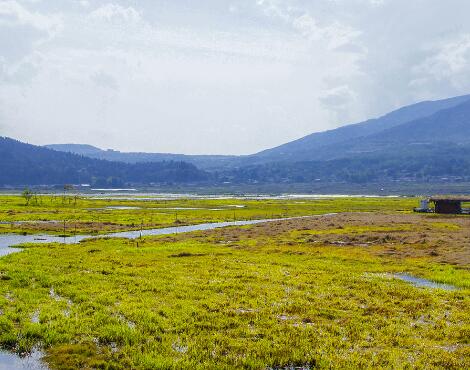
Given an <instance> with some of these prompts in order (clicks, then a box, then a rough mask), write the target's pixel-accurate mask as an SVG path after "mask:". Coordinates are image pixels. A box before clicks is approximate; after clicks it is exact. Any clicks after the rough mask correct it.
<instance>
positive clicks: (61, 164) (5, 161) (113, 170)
mask: <svg viewBox="0 0 470 370" xmlns="http://www.w3.org/2000/svg"><path fill="white" fill-rule="evenodd" d="M208 178H209V176H208V174H207V173H206V172H204V171H201V170H199V169H198V168H196V167H195V166H194V165H192V164H189V163H185V162H153V163H138V164H129V163H122V162H110V161H105V160H99V159H93V158H88V157H84V156H81V155H77V154H72V153H64V152H58V151H54V150H51V149H47V148H44V147H40V146H35V145H31V144H26V143H22V142H20V141H17V140H13V139H10V138H6V137H0V185H55V184H66V183H71V184H82V183H88V184H92V185H95V186H100V187H116V186H123V185H124V184H128V183H134V184H135V183H137V184H150V183H177V184H178V183H197V182H202V181H206V180H207V179H208Z"/></svg>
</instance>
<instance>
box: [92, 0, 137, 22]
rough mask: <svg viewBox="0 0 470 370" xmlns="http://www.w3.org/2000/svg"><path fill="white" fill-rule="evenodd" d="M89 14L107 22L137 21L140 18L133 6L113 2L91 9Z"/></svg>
mask: <svg viewBox="0 0 470 370" xmlns="http://www.w3.org/2000/svg"><path fill="white" fill-rule="evenodd" d="M90 16H91V17H92V18H95V19H99V20H105V21H108V22H139V21H140V20H141V15H140V13H139V12H138V11H137V10H135V9H134V8H133V7H131V6H129V7H124V6H121V5H119V4H113V3H108V4H106V5H103V6H101V7H99V8H97V9H95V10H93V11H92V12H91V13H90Z"/></svg>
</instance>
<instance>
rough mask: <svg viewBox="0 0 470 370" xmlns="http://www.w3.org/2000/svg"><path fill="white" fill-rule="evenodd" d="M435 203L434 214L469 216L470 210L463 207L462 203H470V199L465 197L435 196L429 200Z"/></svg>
mask: <svg viewBox="0 0 470 370" xmlns="http://www.w3.org/2000/svg"><path fill="white" fill-rule="evenodd" d="M429 201H430V202H431V203H434V212H435V213H441V214H468V213H470V210H469V209H465V208H463V207H462V203H466V202H470V197H464V196H433V197H431V198H429Z"/></svg>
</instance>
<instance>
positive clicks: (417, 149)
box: [0, 95, 470, 185]
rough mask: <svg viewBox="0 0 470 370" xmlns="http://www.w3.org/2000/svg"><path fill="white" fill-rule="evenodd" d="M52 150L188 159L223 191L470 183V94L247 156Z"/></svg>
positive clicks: (131, 158)
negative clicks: (268, 186)
mask: <svg viewBox="0 0 470 370" xmlns="http://www.w3.org/2000/svg"><path fill="white" fill-rule="evenodd" d="M49 148H52V149H54V150H62V151H68V152H75V153H80V154H81V155H83V156H87V157H92V158H103V159H108V160H120V161H122V162H127V165H128V166H131V167H132V166H137V167H139V166H141V167H140V168H141V170H142V168H143V167H142V166H144V165H145V166H151V165H152V162H154V161H156V160H159V161H161V160H170V161H175V160H184V161H185V162H190V163H192V164H191V165H189V166H192V167H191V170H189V167H188V168H187V169H188V171H190V172H191V171H192V172H193V173H194V176H196V178H198V176H200V178H206V179H208V181H209V182H210V183H211V184H216V185H217V184H218V185H224V184H259V183H261V184H262V183H276V184H283V183H312V182H318V181H322V182H335V183H367V182H395V181H398V182H403V181H404V182H407V181H415V182H422V183H429V182H436V181H470V95H465V96H459V97H455V98H449V99H444V100H438V101H426V102H421V103H417V104H413V105H410V106H407V107H403V108H400V109H398V110H395V111H393V112H390V113H388V114H386V115H384V116H382V117H379V118H375V119H371V120H367V121H365V122H361V123H358V124H353V125H347V126H343V127H340V128H337V129H335V130H329V131H325V132H320V133H314V134H311V135H308V136H306V137H304V138H301V139H299V140H295V141H293V142H290V143H287V144H284V145H281V146H278V147H276V148H272V149H269V150H265V151H262V152H259V153H256V154H253V155H248V156H210V155H207V156H204V155H203V156H190V155H181V154H164V153H122V152H118V151H113V150H102V149H99V148H96V147H93V146H90V145H76V144H63V145H50V146H49ZM52 152H55V151H52ZM55 153H61V152H55ZM0 154H1V153H0ZM62 154H65V153H62ZM67 154H69V155H71V154H70V153H67ZM81 158H84V157H81ZM109 163H115V162H109ZM131 163H134V164H131ZM171 163H173V162H171ZM186 164H187V163H186ZM122 165H124V163H121V166H122ZM198 168H201V169H203V170H206V172H204V171H201V172H200V173H198V172H197V171H200V170H198ZM121 177H126V175H121ZM140 180H141V181H144V180H145V181H149V182H150V180H149V179H142V178H140Z"/></svg>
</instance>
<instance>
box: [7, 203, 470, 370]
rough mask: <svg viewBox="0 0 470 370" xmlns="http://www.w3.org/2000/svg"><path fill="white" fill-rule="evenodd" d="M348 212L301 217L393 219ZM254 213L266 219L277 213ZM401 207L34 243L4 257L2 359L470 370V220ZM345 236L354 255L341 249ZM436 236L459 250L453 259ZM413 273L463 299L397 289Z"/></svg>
mask: <svg viewBox="0 0 470 370" xmlns="http://www.w3.org/2000/svg"><path fill="white" fill-rule="evenodd" d="M341 202H342V203H339V204H336V206H335V203H334V202H331V203H328V202H325V203H326V204H327V205H325V204H323V205H322V207H320V206H318V205H317V204H316V203H314V204H312V205H311V207H312V208H308V207H306V208H302V209H301V210H298V209H297V208H292V210H291V211H290V212H292V213H294V212H297V214H303V213H304V212H305V213H306V212H312V211H313V209H316V210H317V211H318V212H320V209H321V211H322V212H327V211H328V212H331V211H342V210H351V209H352V208H357V209H356V210H361V211H365V210H368V208H367V206H369V207H370V208H369V210H372V211H374V212H377V210H376V209H374V207H379V206H378V203H375V202H373V201H370V200H364V203H365V204H356V203H355V202H356V201H349V200H348V201H343V200H341ZM188 203H189V204H194V203H193V202H188ZM241 203H243V204H246V205H247V207H246V208H247V209H248V211H249V212H252V213H251V214H253V215H256V214H261V213H262V212H261V211H260V209H263V210H266V209H273V208H270V207H273V206H272V205H271V202H267V203H268V204H266V205H263V203H262V202H259V203H257V204H258V208H254V205H252V204H251V203H249V202H245V201H243V202H241ZM247 203H248V204H247ZM169 204H170V203H169ZM171 204H172V205H174V204H173V203H171ZM197 204H198V205H201V204H200V203H197ZM204 204H205V203H204ZM229 204H234V200H230V203H229ZM274 204H278V203H277V202H274ZM391 204H393V207H395V209H400V208H401V207H402V203H399V202H397V203H391ZM353 205H354V206H353ZM87 206H89V204H87ZM210 206H211V207H214V204H210ZM220 206H221V205H220V204H219V205H218V207H220ZM278 206H279V204H278ZM285 207H286V206H285V205H282V207H281V208H283V209H285ZM335 207H336V209H335ZM393 207H392V205H390V204H389V205H388V206H387V207H385V211H382V212H380V213H371V214H349V215H338V216H331V217H325V218H317V219H297V220H289V221H283V222H274V223H269V224H259V225H255V226H245V227H236V228H235V227H231V228H225V229H219V230H213V231H205V232H194V233H188V234H178V235H171V236H154V237H144V238H143V239H142V240H140V241H139V244H138V247H137V244H136V241H132V240H126V239H95V240H87V241H85V242H82V243H79V244H76V245H61V244H47V245H29V246H28V248H26V249H25V250H24V251H23V252H21V253H18V254H13V255H9V256H7V257H4V258H1V259H0V345H1V346H2V347H3V348H7V349H11V350H14V351H17V352H23V351H28V350H30V349H31V348H33V347H34V346H36V345H40V346H41V347H42V348H44V349H45V350H46V352H47V356H46V360H47V362H48V363H49V364H50V366H51V367H52V368H57V369H72V368H116V369H121V368H122V369H127V368H137V369H155V368H167V369H180V368H191V369H199V368H200V369H211V368H212V369H220V368H254V369H266V368H285V367H289V366H294V367H295V366H297V367H305V368H307V367H310V368H371V369H372V368H374V369H375V368H397V369H401V368H455V369H460V368H469V367H470V361H469V359H470V340H469V338H470V319H469V318H470V315H469V311H468V307H470V294H469V293H470V272H469V269H468V268H469V261H468V259H467V258H466V257H462V258H461V259H459V260H457V262H453V264H451V263H449V261H453V260H452V258H453V256H454V255H455V253H456V251H461V250H462V249H465V248H468V244H462V243H461V240H466V239H465V238H466V237H467V230H468V227H467V226H468V221H467V219H460V218H455V219H441V218H435V217H434V218H427V217H425V216H423V217H421V216H420V217H418V216H414V215H407V214H405V213H403V214H400V215H397V214H396V213H395V214H393V213H389V212H391V211H392V210H393ZM287 208H288V207H287ZM64 212H65V211H64ZM113 212H121V211H113ZM126 212H127V213H126V214H127V215H128V214H129V211H126ZM232 212H233V211H232ZM256 212H257V213H256ZM189 214H190V215H194V216H193V217H196V216H195V215H196V213H194V214H193V213H189ZM112 215H113V217H116V213H112ZM119 217H120V216H119ZM126 217H129V216H126ZM443 225H445V226H443ZM454 226H455V227H454ZM454 233H460V234H458V235H456V234H454ZM377 235H379V236H380V237H381V239H376V238H375V236H377ZM384 235H392V236H393V237H390V238H385V239H383V238H382V237H383V236H384ZM370 236H373V237H374V238H372V239H371V240H373V242H371V243H370V244H364V243H363V240H362V239H361V238H368V237H370ZM338 237H343V238H345V240H346V238H349V239H347V240H348V242H347V243H349V244H344V245H343V244H342V245H333V244H331V243H330V242H332V241H333V242H334V241H336V240H337V238H338ZM312 238H314V239H313V240H312ZM397 238H401V239H403V242H399V241H398V240H401V239H397ZM436 238H440V239H443V240H445V241H446V243H445V244H444V245H442V248H441V249H440V250H439V255H437V256H436V255H433V254H430V253H429V252H430V250H433V249H434V248H435V246H434V244H433V240H434V239H436ZM459 238H462V239H459ZM423 239H424V240H425V242H424V243H422V240H423ZM364 245H366V246H364ZM462 256H466V255H465V254H463V255H462ZM403 272H406V273H409V274H411V275H414V276H419V277H423V278H427V279H430V280H433V281H437V282H442V283H449V284H453V285H455V286H456V287H457V288H459V289H458V290H455V291H444V290H439V289H437V290H433V289H424V288H417V287H414V286H412V285H411V284H408V283H406V282H403V281H400V280H396V279H390V278H387V276H389V275H390V274H394V273H403ZM35 314H36V315H37V317H38V322H32V320H31V318H32V316H33V315H35ZM33 321H35V320H33Z"/></svg>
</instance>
